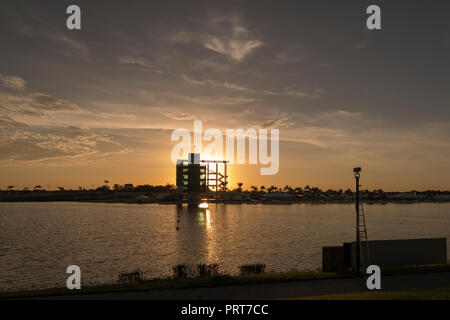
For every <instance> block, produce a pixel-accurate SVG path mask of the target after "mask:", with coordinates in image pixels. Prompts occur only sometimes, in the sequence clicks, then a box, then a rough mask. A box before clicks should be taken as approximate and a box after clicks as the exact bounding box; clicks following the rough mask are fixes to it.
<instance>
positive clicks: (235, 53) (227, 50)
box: [204, 36, 262, 62]
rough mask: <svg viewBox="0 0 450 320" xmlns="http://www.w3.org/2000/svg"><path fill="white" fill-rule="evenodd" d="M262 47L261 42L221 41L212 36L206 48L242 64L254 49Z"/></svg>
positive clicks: (207, 41)
mask: <svg viewBox="0 0 450 320" xmlns="http://www.w3.org/2000/svg"><path fill="white" fill-rule="evenodd" d="M261 45H262V42H261V41H259V40H240V39H220V38H218V37H215V36H210V37H209V38H208V39H207V40H206V41H205V42H204V46H205V48H208V49H210V50H212V51H215V52H218V53H221V54H223V55H225V56H227V57H229V58H232V59H233V60H235V61H237V62H240V61H241V60H243V59H244V58H245V56H247V55H248V54H249V53H250V52H252V51H253V49H256V48H258V47H259V46H261Z"/></svg>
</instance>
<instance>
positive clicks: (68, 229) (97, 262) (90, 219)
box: [0, 202, 450, 290]
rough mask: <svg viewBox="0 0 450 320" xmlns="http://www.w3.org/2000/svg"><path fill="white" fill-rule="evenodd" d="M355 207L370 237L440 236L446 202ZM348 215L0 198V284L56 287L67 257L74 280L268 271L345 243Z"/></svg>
mask: <svg viewBox="0 0 450 320" xmlns="http://www.w3.org/2000/svg"><path fill="white" fill-rule="evenodd" d="M365 211H366V221H367V225H368V227H367V228H368V236H369V239H372V240H375V239H401V238H421V237H447V238H450V203H416V204H392V203H390V204H386V205H366V207H365ZM178 215H180V218H179V220H180V222H179V223H177V219H178ZM354 220H355V219H354V207H353V205H351V204H320V205H310V204H298V205H217V206H214V205H213V206H211V207H210V208H209V209H208V210H200V209H195V210H188V209H187V208H185V207H183V209H182V210H181V211H178V212H177V208H176V206H175V205H153V204H148V205H130V204H94V203H72V202H66V203H56V202H53V203H1V204H0V231H1V232H0V290H17V289H21V288H27V289H30V288H46V287H54V286H59V287H61V286H65V282H66V279H67V276H68V275H67V274H66V273H65V271H66V268H67V266H68V265H71V264H76V265H78V266H80V268H81V270H82V284H93V283H105V282H115V281H116V280H117V276H118V274H119V273H120V272H122V271H132V270H134V269H140V270H143V271H146V272H147V275H148V276H149V277H160V276H165V275H169V274H170V273H171V266H173V265H175V264H178V263H189V264H196V263H200V262H203V263H218V264H219V265H220V269H221V271H224V272H229V273H236V272H237V271H238V270H237V268H238V266H239V265H241V264H244V263H259V262H260V263H265V264H266V269H267V270H268V271H272V270H276V271H289V270H293V269H296V270H305V269H317V268H320V266H321V248H322V246H328V245H340V244H341V243H342V242H344V241H353V239H354V231H353V228H354ZM177 225H178V226H179V230H178V231H177V230H176V227H177ZM447 247H448V248H449V246H447ZM449 252H450V248H449Z"/></svg>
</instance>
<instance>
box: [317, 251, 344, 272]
mask: <svg viewBox="0 0 450 320" xmlns="http://www.w3.org/2000/svg"><path fill="white" fill-rule="evenodd" d="M342 270H344V247H342V246H338V247H322V271H323V272H333V271H342Z"/></svg>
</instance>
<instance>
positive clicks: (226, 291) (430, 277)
mask: <svg viewBox="0 0 450 320" xmlns="http://www.w3.org/2000/svg"><path fill="white" fill-rule="evenodd" d="M433 287H450V272H445V273H430V274H415V275H396V276H385V277H382V279H381V288H382V290H402V289H410V288H433ZM362 291H367V288H366V285H365V281H363V280H362V279H354V278H351V279H326V280H310V281H294V282H277V283H264V284H254V285H242V286H228V287H217V288H195V289H164V290H153V291H137V292H115V293H100V294H89V295H72V296H59V297H45V298H44V299H96V300H98V299H100V300H105V299H119V300H127V299H133V300H136V299H137V300H141V299H145V300H147V299H150V300H184V299H210V300H221V299H249V300H250V299H279V298H290V297H307V296H314V295H323V294H333V293H348V292H362ZM41 299H42V298H41Z"/></svg>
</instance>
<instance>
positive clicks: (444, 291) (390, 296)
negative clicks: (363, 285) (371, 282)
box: [289, 287, 450, 300]
mask: <svg viewBox="0 0 450 320" xmlns="http://www.w3.org/2000/svg"><path fill="white" fill-rule="evenodd" d="M289 300H450V287H444V288H425V289H424V288H421V289H408V290H399V291H370V292H356V293H340V294H328V295H322V296H313V297H301V298H296V299H295V298H294V299H289Z"/></svg>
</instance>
